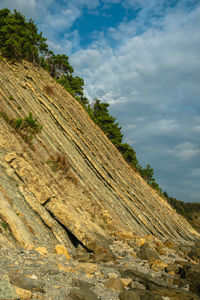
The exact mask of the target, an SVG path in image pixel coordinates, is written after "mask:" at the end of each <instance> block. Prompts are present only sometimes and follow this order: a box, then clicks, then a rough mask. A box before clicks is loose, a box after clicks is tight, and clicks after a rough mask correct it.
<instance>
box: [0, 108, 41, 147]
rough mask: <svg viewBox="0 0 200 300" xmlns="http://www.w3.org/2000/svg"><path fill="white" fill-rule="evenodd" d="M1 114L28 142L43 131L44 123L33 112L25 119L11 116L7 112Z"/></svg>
mask: <svg viewBox="0 0 200 300" xmlns="http://www.w3.org/2000/svg"><path fill="white" fill-rule="evenodd" d="M0 116H1V117H2V118H3V119H4V120H5V121H6V122H7V123H8V124H9V125H10V126H12V128H14V129H15V130H16V131H17V132H18V133H19V134H20V135H21V136H22V138H23V139H24V140H25V141H26V142H31V141H32V139H33V137H34V136H35V135H36V134H37V133H40V132H41V131H42V125H40V124H39V123H38V121H37V119H35V118H34V117H33V114H32V113H31V112H30V113H29V115H28V116H27V117H26V118H24V119H22V118H19V119H14V118H10V117H9V116H8V115H7V114H6V113H5V112H0Z"/></svg>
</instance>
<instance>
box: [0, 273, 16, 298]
mask: <svg viewBox="0 0 200 300" xmlns="http://www.w3.org/2000/svg"><path fill="white" fill-rule="evenodd" d="M0 299H3V300H6V299H19V297H18V296H17V294H16V293H15V289H14V287H13V286H12V285H11V284H10V281H9V277H8V275H4V276H3V277H2V280H1V281H0Z"/></svg>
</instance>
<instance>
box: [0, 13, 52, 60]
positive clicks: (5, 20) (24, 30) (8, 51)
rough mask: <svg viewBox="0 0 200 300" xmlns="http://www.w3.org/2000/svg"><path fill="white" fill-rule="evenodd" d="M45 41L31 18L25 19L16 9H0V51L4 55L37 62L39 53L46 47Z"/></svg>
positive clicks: (44, 50) (45, 49)
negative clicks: (11, 10) (12, 11)
mask: <svg viewBox="0 0 200 300" xmlns="http://www.w3.org/2000/svg"><path fill="white" fill-rule="evenodd" d="M45 42H46V39H45V38H43V36H42V33H38V29H37V26H36V25H35V24H34V22H33V20H31V19H30V20H29V21H26V19H25V17H24V16H23V15H22V14H21V13H20V12H18V11H16V10H14V13H11V12H10V10H9V9H7V8H5V9H2V10H0V52H1V54H2V55H3V56H4V57H7V58H9V59H13V58H14V59H16V60H21V59H26V60H29V61H31V62H38V61H39V56H40V54H41V53H44V52H46V51H47V49H48V47H47V44H46V43H45Z"/></svg>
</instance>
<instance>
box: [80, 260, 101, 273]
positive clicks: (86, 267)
mask: <svg viewBox="0 0 200 300" xmlns="http://www.w3.org/2000/svg"><path fill="white" fill-rule="evenodd" d="M76 270H77V271H79V272H84V273H86V274H93V273H95V272H96V271H99V267H98V265H96V264H93V263H81V262H80V263H79V264H78V266H77V267H76Z"/></svg>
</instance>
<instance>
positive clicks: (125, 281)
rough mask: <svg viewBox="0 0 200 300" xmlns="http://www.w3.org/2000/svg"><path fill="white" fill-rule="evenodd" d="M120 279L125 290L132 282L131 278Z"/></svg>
mask: <svg viewBox="0 0 200 300" xmlns="http://www.w3.org/2000/svg"><path fill="white" fill-rule="evenodd" d="M120 279H121V282H122V283H123V285H124V287H125V288H126V287H127V286H128V285H129V284H130V283H131V282H132V279H131V278H120Z"/></svg>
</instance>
